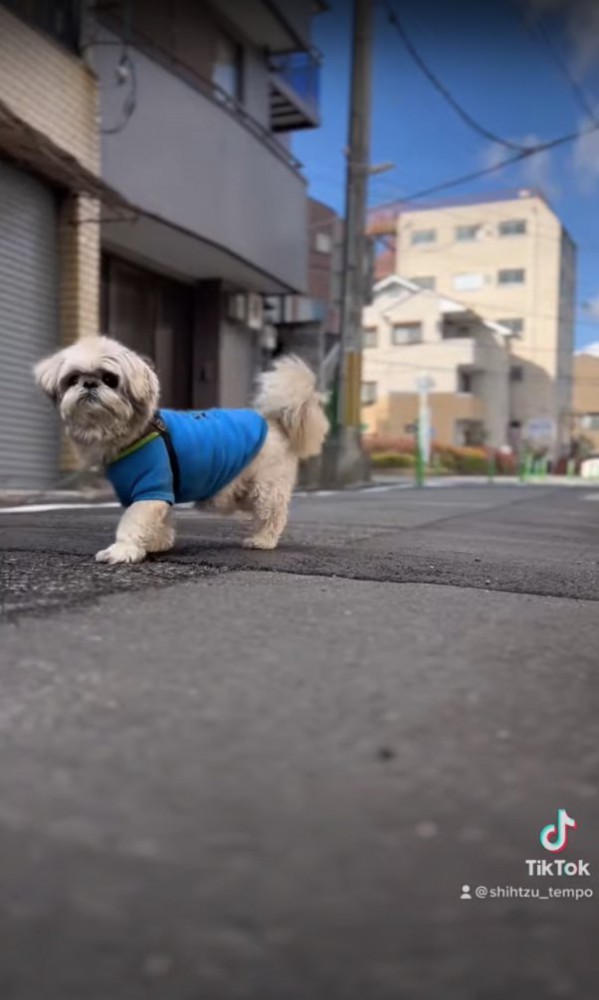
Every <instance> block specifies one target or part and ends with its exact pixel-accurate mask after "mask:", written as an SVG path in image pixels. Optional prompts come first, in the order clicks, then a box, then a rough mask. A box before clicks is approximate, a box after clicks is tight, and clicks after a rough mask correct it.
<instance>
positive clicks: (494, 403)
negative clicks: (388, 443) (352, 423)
mask: <svg viewBox="0 0 599 1000" xmlns="http://www.w3.org/2000/svg"><path fill="white" fill-rule="evenodd" d="M510 338H511V334H510V331H509V330H508V329H507V327H502V326H500V325H499V324H496V323H493V322H491V321H489V320H483V319H482V318H481V317H480V316H479V315H478V314H477V313H476V312H475V311H474V310H473V309H472V308H470V307H469V306H468V305H466V304H464V303H461V302H458V301H456V300H455V299H453V298H449V297H445V296H442V295H439V294H437V293H436V292H432V291H429V290H427V289H423V288H421V287H420V286H418V285H416V284H415V283H414V282H410V281H407V280H406V279H404V278H400V277H398V276H397V275H392V276H390V277H388V278H386V279H384V280H383V281H381V282H379V283H378V284H377V285H376V286H375V289H374V296H373V302H372V304H371V305H370V306H368V307H367V308H366V309H365V310H364V317H363V347H364V350H363V361H362V421H363V425H364V429H365V433H367V434H376V435H381V436H392V437H401V436H404V435H406V434H408V433H410V432H411V430H412V429H413V425H414V422H415V420H416V419H417V416H418V388H417V383H418V380H419V379H420V378H422V377H423V376H428V378H429V379H430V380H431V382H432V385H431V390H430V395H429V405H430V411H431V429H432V436H433V438H434V439H435V440H437V441H439V442H442V443H444V444H455V445H477V444H488V445H491V446H493V447H496V448H499V447H501V446H502V445H505V444H506V441H507V436H508V423H509V365H510V357H509V350H508V344H509V341H510Z"/></svg>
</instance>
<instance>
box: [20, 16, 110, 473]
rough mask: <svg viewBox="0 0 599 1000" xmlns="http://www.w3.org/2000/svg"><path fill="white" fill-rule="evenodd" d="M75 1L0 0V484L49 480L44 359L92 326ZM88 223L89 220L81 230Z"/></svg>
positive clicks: (90, 173)
mask: <svg viewBox="0 0 599 1000" xmlns="http://www.w3.org/2000/svg"><path fill="white" fill-rule="evenodd" d="M79 52H80V19H79V5H78V4H76V3H68V2H63V3H55V4H49V3H48V4H41V3H20V2H17V0H12V2H8V3H6V2H5V3H0V488H3V489H11V488H20V489H21V488H30V489H31V488H32V489H37V488H40V487H43V486H47V485H48V484H50V483H52V482H54V481H55V480H56V476H57V471H58V463H59V441H60V436H59V428H58V421H57V420H56V419H55V416H54V414H53V413H52V412H51V410H50V407H49V405H48V404H47V402H46V401H45V400H44V399H43V398H42V396H41V393H39V391H38V390H37V389H36V387H35V385H34V384H33V378H32V366H33V364H34V362H35V361H37V360H38V359H39V358H40V357H41V356H42V355H43V354H44V353H49V352H51V351H52V350H54V349H55V348H56V347H57V346H58V345H59V344H60V343H68V342H69V341H71V340H73V339H75V338H76V337H77V336H78V335H80V334H92V333H96V332H97V329H98V294H99V269H100V250H99V239H100V232H99V226H98V224H97V198H98V197H105V198H106V202H107V204H113V203H114V199H112V198H111V195H110V192H109V191H108V190H107V189H106V188H105V186H104V185H103V184H102V183H101V181H100V176H99V174H100V142H99V134H98V122H97V110H98V85H97V80H96V79H95V77H94V75H93V74H92V73H91V72H90V70H89V68H88V67H87V66H86V64H85V62H84V61H83V60H82V59H81V57H80V55H79ZM88 220H91V224H88Z"/></svg>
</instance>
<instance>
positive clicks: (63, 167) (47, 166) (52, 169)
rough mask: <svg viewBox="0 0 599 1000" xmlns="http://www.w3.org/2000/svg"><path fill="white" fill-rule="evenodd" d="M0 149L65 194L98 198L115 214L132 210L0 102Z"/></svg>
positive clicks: (100, 181)
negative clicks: (60, 188) (63, 190)
mask: <svg viewBox="0 0 599 1000" xmlns="http://www.w3.org/2000/svg"><path fill="white" fill-rule="evenodd" d="M0 149H1V151H2V154H3V155H5V156H8V157H9V158H10V159H12V160H13V161H14V162H16V163H20V164H22V165H23V166H25V167H28V168H29V169H30V170H32V171H33V172H34V173H38V174H43V175H44V176H45V177H47V178H48V179H49V180H51V181H53V182H54V183H55V184H58V185H60V186H61V187H64V188H66V189H67V190H69V191H73V192H76V193H78V194H87V195H90V196H91V197H93V198H98V199H99V200H100V201H101V202H102V203H103V204H104V205H106V206H108V207H110V208H112V209H114V210H117V211H118V210H121V211H132V208H131V206H130V205H129V204H128V202H127V201H126V200H125V199H124V198H123V197H122V196H121V195H120V194H119V193H118V192H117V191H115V190H114V189H113V188H111V187H109V186H108V184H105V183H104V181H103V180H102V179H101V178H100V177H97V176H96V175H95V174H94V173H92V171H91V170H88V169H87V167H85V166H83V164H82V163H80V162H79V161H78V160H77V159H76V158H75V157H74V156H72V155H71V154H70V153H68V152H67V151H66V150H64V149H62V148H61V147H60V146H58V145H57V144H56V143H55V142H53V141H52V140H51V139H49V138H48V137H47V136H45V135H43V134H42V133H41V132H39V131H38V130H37V129H35V128H33V127H32V126H31V125H28V124H27V123H26V122H24V121H23V120H22V119H21V118H19V117H18V116H17V115H16V114H15V113H14V111H12V109H11V108H10V107H9V106H8V104H6V102H5V101H3V100H1V99H0Z"/></svg>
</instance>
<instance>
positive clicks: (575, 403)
mask: <svg viewBox="0 0 599 1000" xmlns="http://www.w3.org/2000/svg"><path fill="white" fill-rule="evenodd" d="M572 439H573V442H578V443H579V447H580V446H582V450H583V451H587V452H588V451H590V452H592V453H593V454H595V455H599V353H597V352H596V350H595V352H593V351H592V350H588V349H587V350H586V351H585V350H583V351H580V352H578V353H577V354H575V355H574V381H573V391H572Z"/></svg>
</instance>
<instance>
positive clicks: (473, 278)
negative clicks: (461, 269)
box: [453, 273, 485, 292]
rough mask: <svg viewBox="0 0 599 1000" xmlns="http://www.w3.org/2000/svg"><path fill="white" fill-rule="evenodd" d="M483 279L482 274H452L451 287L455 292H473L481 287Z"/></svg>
mask: <svg viewBox="0 0 599 1000" xmlns="http://www.w3.org/2000/svg"><path fill="white" fill-rule="evenodd" d="M484 281H485V279H484V275H482V274H477V273H472V274H454V276H453V287H454V288H455V290H456V292H474V291H476V289H477V288H482V287H483V284H484Z"/></svg>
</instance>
